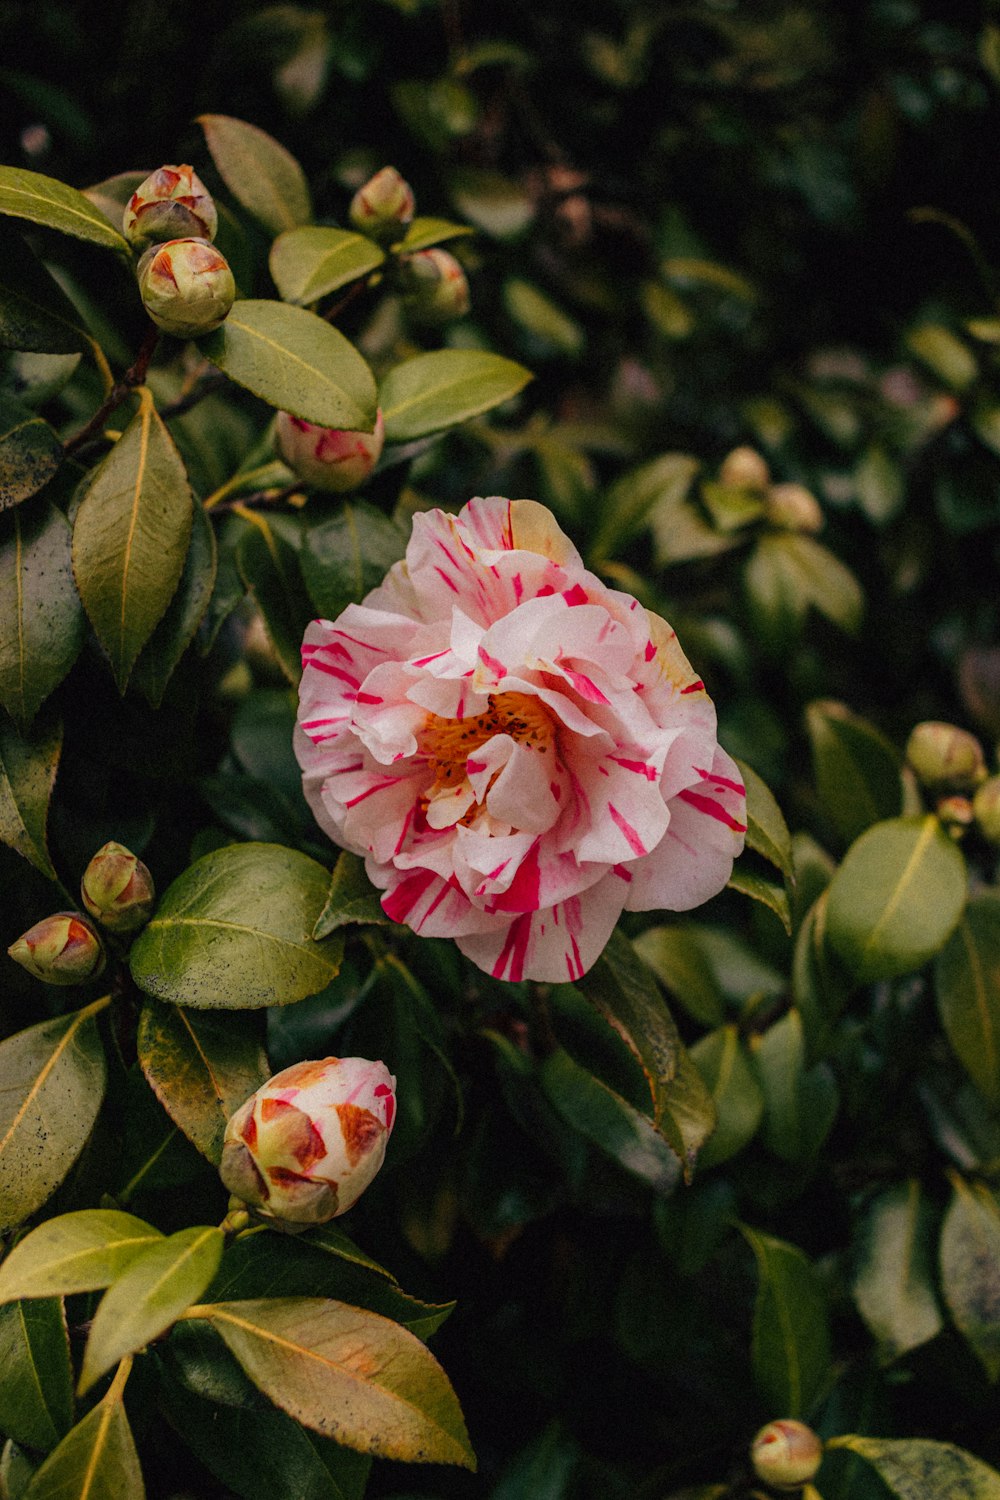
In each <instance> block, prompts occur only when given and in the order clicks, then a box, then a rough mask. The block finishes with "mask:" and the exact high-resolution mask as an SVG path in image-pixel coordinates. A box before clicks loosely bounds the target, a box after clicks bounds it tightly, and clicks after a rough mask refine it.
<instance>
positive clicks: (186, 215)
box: [122, 166, 219, 250]
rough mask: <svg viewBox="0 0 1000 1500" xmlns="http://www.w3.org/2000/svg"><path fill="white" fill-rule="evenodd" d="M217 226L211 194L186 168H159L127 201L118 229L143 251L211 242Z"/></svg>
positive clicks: (189, 169) (216, 216)
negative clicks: (180, 242)
mask: <svg viewBox="0 0 1000 1500" xmlns="http://www.w3.org/2000/svg"><path fill="white" fill-rule="evenodd" d="M218 223H219V220H218V215H217V214H216V212H215V204H214V203H213V202H212V197H211V194H210V193H209V191H208V189H207V188H206V187H205V184H204V183H203V182H202V181H201V179H200V178H199V177H198V176H197V175H196V174H195V173H194V172H193V171H192V170H191V168H190V167H186V166H182V167H160V168H158V170H157V171H155V172H152V173H150V175H149V176H148V177H147V178H146V180H145V182H144V183H142V184H141V185H140V186H139V187H138V188H136V190H135V192H134V193H133V194H132V196H131V198H130V199H129V200H128V204H127V205H126V208H125V217H124V220H123V223H122V228H123V229H124V231H125V238H126V239H127V240H128V241H129V243H130V244H132V245H134V246H135V247H136V249H137V250H144V249H145V248H146V246H147V245H152V244H156V243H158V242H159V241H161V240H177V239H188V238H190V237H196V238H198V239H203V240H214V239H215V231H216V229H217V228H218Z"/></svg>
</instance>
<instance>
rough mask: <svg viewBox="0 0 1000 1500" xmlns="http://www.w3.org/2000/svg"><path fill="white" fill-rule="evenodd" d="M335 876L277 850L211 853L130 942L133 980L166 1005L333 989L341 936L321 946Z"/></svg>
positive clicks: (274, 999)
mask: <svg viewBox="0 0 1000 1500" xmlns="http://www.w3.org/2000/svg"><path fill="white" fill-rule="evenodd" d="M328 886H329V874H328V872H327V871H326V870H324V869H323V867H322V865H319V864H317V863H316V861H315V860H312V859H309V858H308V857H307V856H306V855H304V854H299V853H297V852H296V851H295V850H294V849H286V848H283V847H282V846H281V845H280V844H231V845H229V846H228V847H226V848H224V849H217V850H216V851H215V852H214V853H213V854H206V855H205V856H204V857H203V858H202V859H199V860H197V861H196V862H195V863H194V864H193V865H191V866H190V867H189V868H188V869H187V870H185V871H184V873H183V874H182V875H180V876H179V877H178V878H177V879H176V880H175V881H174V883H173V884H172V885H171V886H169V887H168V888H167V890H166V891H165V892H164V894H163V896H162V898H161V900H160V903H159V905H158V906H157V909H156V914H155V915H154V917H153V919H152V921H151V922H150V923H149V925H148V926H147V927H146V928H145V929H144V931H143V932H141V933H140V934H139V937H138V938H137V939H136V941H135V943H134V944H133V946H132V950H131V954H130V963H131V968H132V977H133V979H134V980H135V982H136V984H138V986H139V988H140V989H142V990H145V991H146V993H147V994H149V995H154V996H156V997H157V998H159V999H161V1000H172V1001H174V1002H175V1004H179V1005H187V1006H194V1007H195V1008H196V1009H215V1008H221V1009H223V1010H244V1009H247V1010H249V1009H256V1008H257V1007H259V1006H264V1005H289V1004H291V1003H292V1002H293V1001H295V1000H303V999H305V997H306V996H307V995H314V994H315V993H316V991H317V990H321V989H323V988H324V986H325V985H327V984H329V982H330V980H331V979H333V978H334V977H335V976H336V974H337V972H338V970H339V968H340V960H341V955H342V952H343V939H342V937H341V935H339V934H334V935H333V936H331V937H328V938H324V939H323V941H322V942H319V943H317V942H314V941H313V939H312V936H311V934H312V931H313V928H314V927H315V926H316V921H317V918H318V917H319V914H320V912H321V911H322V910H323V907H324V905H325V904H326V897H327V890H328Z"/></svg>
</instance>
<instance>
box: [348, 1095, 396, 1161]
mask: <svg viewBox="0 0 1000 1500" xmlns="http://www.w3.org/2000/svg"><path fill="white" fill-rule="evenodd" d="M337 1114H338V1115H339V1117H340V1129H341V1133H342V1134H343V1137H344V1145H345V1147H346V1149H347V1160H348V1161H349V1162H350V1164H351V1166H352V1167H353V1166H355V1165H356V1163H357V1162H358V1161H360V1159H361V1157H362V1156H365V1155H366V1154H367V1152H368V1151H370V1150H371V1148H372V1146H373V1145H374V1144H375V1142H376V1141H377V1140H378V1138H379V1136H380V1135H381V1134H382V1132H383V1131H384V1129H385V1126H384V1125H383V1124H382V1121H381V1120H379V1119H377V1118H376V1116H375V1115H373V1114H372V1112H371V1110H370V1109H359V1108H358V1106H357V1105H356V1104H338V1105H337Z"/></svg>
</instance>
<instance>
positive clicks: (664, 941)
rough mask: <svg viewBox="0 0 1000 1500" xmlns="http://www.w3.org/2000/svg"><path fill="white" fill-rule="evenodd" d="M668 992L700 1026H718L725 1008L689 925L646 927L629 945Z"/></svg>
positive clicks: (694, 933)
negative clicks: (631, 944)
mask: <svg viewBox="0 0 1000 1500" xmlns="http://www.w3.org/2000/svg"><path fill="white" fill-rule="evenodd" d="M633 946H634V948H635V951H636V952H637V953H638V955H639V957H640V958H641V959H642V960H643V962H644V963H645V964H647V965H648V966H649V968H651V969H652V971H653V973H654V974H655V975H656V977H657V979H658V980H659V981H660V983H661V984H663V985H664V986H665V987H666V989H667V991H668V993H669V994H670V995H671V996H672V997H673V998H674V999H675V1000H676V1001H677V1002H678V1004H680V1005H682V1006H683V1007H684V1009H685V1010H686V1011H687V1012H688V1014H689V1015H691V1016H693V1017H694V1019H695V1020H696V1021H700V1022H701V1023H702V1025H703V1026H720V1025H721V1024H722V1022H723V1021H724V1020H725V1018H726V1007H725V1002H724V1000H723V997H722V995H721V994H720V993H719V989H718V986H717V985H716V983H715V977H714V975H713V973H712V969H711V967H710V965H709V963H708V960H707V959H706V957H705V954H704V951H703V949H702V947H701V944H700V943H699V941H698V932H697V929H696V928H694V927H693V926H691V925H690V924H684V925H681V924H679V923H678V924H677V925H676V926H671V927H648V928H647V929H646V931H645V932H642V933H640V934H639V936H638V937H637V938H636V939H635V942H634V944H633Z"/></svg>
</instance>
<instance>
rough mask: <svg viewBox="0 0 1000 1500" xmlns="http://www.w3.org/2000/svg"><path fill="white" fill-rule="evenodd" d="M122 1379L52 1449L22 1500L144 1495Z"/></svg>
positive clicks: (124, 1499) (133, 1499)
mask: <svg viewBox="0 0 1000 1500" xmlns="http://www.w3.org/2000/svg"><path fill="white" fill-rule="evenodd" d="M145 1495H146V1489H145V1486H144V1484H143V1482H142V1470H141V1469H140V1467H139V1455H138V1454H137V1453H136V1450H135V1440H134V1438H133V1437H132V1429H131V1428H130V1427H129V1425H128V1417H127V1416H126V1415H125V1407H124V1404H123V1402H122V1392H121V1387H120V1383H119V1382H118V1381H114V1382H113V1383H112V1386H111V1389H110V1390H109V1391H108V1394H107V1395H106V1396H105V1397H104V1399H103V1401H100V1402H99V1403H98V1404H97V1406H95V1407H94V1408H93V1409H92V1410H91V1411H89V1412H88V1413H87V1415H86V1416H85V1417H84V1419H83V1421H82V1422H79V1423H77V1425H76V1426H75V1427H74V1428H72V1430H71V1431H70V1432H68V1433H67V1434H66V1436H65V1437H64V1438H63V1440H62V1442H61V1443H60V1444H59V1446H58V1448H56V1450H55V1451H54V1452H53V1453H50V1454H49V1456H48V1458H47V1459H46V1460H45V1462H44V1463H43V1464H42V1466H41V1468H40V1469H39V1470H38V1472H37V1473H36V1475H35V1477H34V1479H33V1480H32V1481H31V1484H30V1485H29V1487H28V1491H27V1494H26V1496H25V1500H145Z"/></svg>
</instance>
